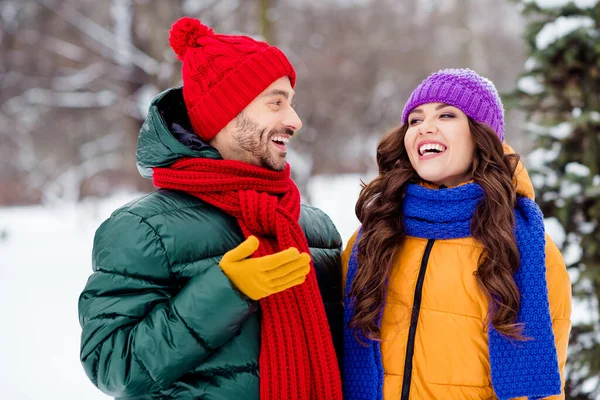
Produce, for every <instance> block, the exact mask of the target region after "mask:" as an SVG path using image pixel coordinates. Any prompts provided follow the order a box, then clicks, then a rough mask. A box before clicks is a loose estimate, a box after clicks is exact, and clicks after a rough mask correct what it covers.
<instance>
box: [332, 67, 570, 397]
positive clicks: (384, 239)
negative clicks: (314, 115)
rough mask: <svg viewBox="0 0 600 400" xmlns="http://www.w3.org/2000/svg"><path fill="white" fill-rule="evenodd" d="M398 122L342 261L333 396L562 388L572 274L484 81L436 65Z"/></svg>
mask: <svg viewBox="0 0 600 400" xmlns="http://www.w3.org/2000/svg"><path fill="white" fill-rule="evenodd" d="M402 123H403V125H402V126H401V127H399V128H397V129H394V130H392V131H391V132H389V133H388V134H387V135H385V136H384V137H383V139H382V140H381V142H380V144H379V146H378V149H377V162H378V165H379V176H378V177H377V178H375V179H374V180H373V181H372V182H370V183H369V184H367V185H365V186H364V187H363V189H362V191H361V194H360V197H359V199H358V203H357V205H356V213H357V216H358V218H359V220H360V221H361V223H362V226H361V228H360V229H359V231H357V232H356V233H355V234H354V236H353V237H352V238H351V239H350V241H349V243H348V246H347V248H346V250H345V251H344V255H343V259H342V262H343V265H344V267H345V275H344V276H345V278H344V279H345V280H346V282H345V288H346V289H345V311H344V313H345V315H344V320H345V321H344V323H345V338H344V339H345V343H344V363H345V366H344V369H345V377H344V390H345V398H347V399H369V400H372V399H385V400H388V399H390V400H391V399H401V400H407V399H419V400H421V399H444V400H446V399H461V400H465V399H495V398H499V399H511V398H519V397H525V396H526V397H528V398H530V399H532V398H546V397H548V396H553V397H549V398H552V399H558V398H564V393H563V388H564V366H565V361H566V353H567V343H568V336H569V331H570V329H571V323H570V315H571V284H570V281H569V276H568V274H567V272H566V268H565V264H564V261H563V259H562V256H561V254H560V252H559V251H558V249H557V248H556V246H555V245H554V244H553V243H552V241H551V240H550V238H549V237H548V236H547V235H545V233H544V226H543V217H542V214H541V212H540V210H539V208H538V207H537V205H536V204H535V203H534V202H533V188H532V185H531V182H530V180H529V177H528V176H527V172H526V171H525V169H524V168H523V166H522V164H520V163H519V156H518V155H516V154H508V153H512V149H510V148H509V147H508V146H506V150H507V151H506V153H507V154H505V151H504V149H503V145H502V142H503V140H504V119H503V106H502V102H501V100H500V97H499V96H498V93H497V91H496V89H495V87H494V85H493V84H492V83H491V82H490V81H488V80H487V79H485V78H482V77H481V76H479V75H477V74H476V73H474V72H473V71H471V70H468V69H459V70H456V69H450V70H442V71H439V72H437V73H435V74H433V75H431V76H429V77H428V78H427V79H425V80H424V81H423V82H422V83H421V85H419V87H417V89H416V90H415V91H414V92H413V93H412V95H411V96H410V98H409V100H408V102H407V104H406V106H405V108H404V111H403V113H402Z"/></svg>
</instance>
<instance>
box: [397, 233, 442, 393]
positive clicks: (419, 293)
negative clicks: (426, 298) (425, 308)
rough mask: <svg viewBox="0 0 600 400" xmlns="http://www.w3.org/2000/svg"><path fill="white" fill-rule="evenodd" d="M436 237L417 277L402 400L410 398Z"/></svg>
mask: <svg viewBox="0 0 600 400" xmlns="http://www.w3.org/2000/svg"><path fill="white" fill-rule="evenodd" d="M434 242H435V239H429V240H428V241H427V246H426V247H425V253H423V259H422V260H421V269H420V270H419V277H418V278H417V286H416V287H415V297H414V301H413V307H412V313H411V316H410V328H409V330H408V341H407V344H406V359H405V360H404V378H403V380H402V397H401V398H400V399H401V400H408V397H409V395H410V383H411V378H412V360H413V353H414V350H415V335H416V333H417V322H418V321H419V311H420V310H421V298H422V294H423V281H425V271H426V270H427V263H428V262H429V253H431V248H432V247H433V243H434Z"/></svg>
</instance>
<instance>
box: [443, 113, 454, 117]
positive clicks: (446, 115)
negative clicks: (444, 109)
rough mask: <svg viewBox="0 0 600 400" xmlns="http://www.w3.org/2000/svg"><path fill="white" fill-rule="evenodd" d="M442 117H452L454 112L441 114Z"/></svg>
mask: <svg viewBox="0 0 600 400" xmlns="http://www.w3.org/2000/svg"><path fill="white" fill-rule="evenodd" d="M441 117H442V118H454V114H447V113H446V114H442V115H441Z"/></svg>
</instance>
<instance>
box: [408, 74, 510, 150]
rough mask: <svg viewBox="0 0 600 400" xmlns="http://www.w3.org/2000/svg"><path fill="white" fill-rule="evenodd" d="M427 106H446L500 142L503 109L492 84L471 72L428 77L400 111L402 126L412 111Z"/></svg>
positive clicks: (502, 126) (502, 127)
mask: <svg viewBox="0 0 600 400" xmlns="http://www.w3.org/2000/svg"><path fill="white" fill-rule="evenodd" d="M427 103H446V104H449V105H451V106H454V107H456V108H458V109H460V110H461V111H462V112H464V113H465V114H466V115H468V116H469V117H471V118H472V119H473V120H475V121H477V122H481V123H484V124H487V125H488V126H490V127H491V128H492V129H493V130H494V131H495V132H496V135H498V138H499V139H500V141H501V142H502V141H504V106H503V105H502V100H501V99H500V96H499V95H498V91H497V90H496V87H495V86H494V84H493V83H492V82H491V81H490V80H489V79H487V78H484V77H482V76H480V75H478V74H477V73H475V72H474V71H472V70H470V69H468V68H466V69H443V70H440V71H438V72H436V73H433V74H431V75H430V76H428V77H427V78H426V79H425V80H423V82H421V84H420V85H419V86H418V87H417V88H416V89H415V90H414V91H413V92H412V94H411V95H410V97H409V99H408V101H407V102H406V105H405V106H404V110H403V111H402V123H403V124H405V123H406V122H407V121H408V115H409V114H410V112H411V111H412V110H414V109H415V108H417V107H418V106H420V105H423V104H427Z"/></svg>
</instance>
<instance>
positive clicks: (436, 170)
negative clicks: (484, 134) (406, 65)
mask: <svg viewBox="0 0 600 400" xmlns="http://www.w3.org/2000/svg"><path fill="white" fill-rule="evenodd" d="M408 124H409V127H408V131H407V132H406V136H405V137H404V146H405V147H406V151H407V152H408V158H409V159H410V163H411V164H412V166H413V168H414V169H415V171H417V174H419V176H420V177H421V179H423V180H426V181H428V182H431V183H434V184H436V185H438V186H441V185H444V186H448V187H451V186H456V185H459V184H461V183H463V182H466V181H468V180H470V179H471V166H472V164H473V157H474V154H475V141H474V140H473V136H472V135H471V130H470V129H469V119H468V117H467V116H466V115H465V113H463V112H462V111H461V110H459V109H458V108H456V107H453V106H450V105H448V104H445V103H427V104H423V105H421V106H419V107H417V108H415V109H414V110H412V111H411V112H410V114H409V115H408Z"/></svg>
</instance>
